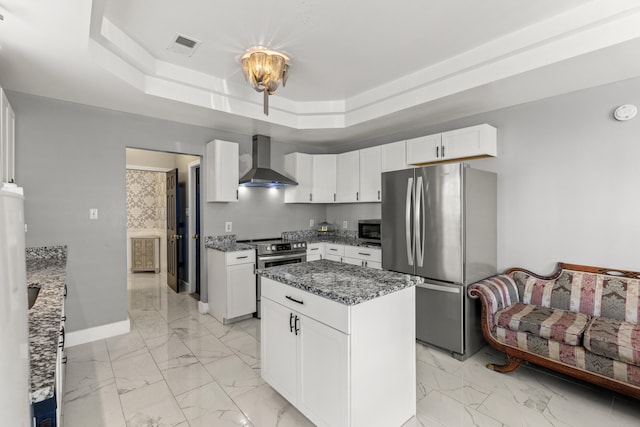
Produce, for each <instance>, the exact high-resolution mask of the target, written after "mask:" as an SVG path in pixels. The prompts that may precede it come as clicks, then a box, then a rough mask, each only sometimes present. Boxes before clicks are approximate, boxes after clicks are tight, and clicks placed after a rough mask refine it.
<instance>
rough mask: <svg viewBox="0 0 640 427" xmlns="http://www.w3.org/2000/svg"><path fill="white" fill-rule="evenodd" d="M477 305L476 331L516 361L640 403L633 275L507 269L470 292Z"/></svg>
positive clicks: (638, 276)
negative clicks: (479, 308)
mask: <svg viewBox="0 0 640 427" xmlns="http://www.w3.org/2000/svg"><path fill="white" fill-rule="evenodd" d="M468 294H469V296H470V297H471V298H480V300H481V302H482V331H483V334H484V336H485V338H486V339H487V341H488V342H489V344H491V345H492V346H493V347H495V348H497V349H498V350H500V351H502V352H504V353H506V355H507V358H508V360H507V363H506V364H504V365H496V364H489V365H487V367H488V368H490V369H493V370H495V371H498V372H510V371H513V370H514V369H516V368H517V367H518V366H520V363H522V361H528V362H531V363H534V364H536V365H540V366H544V367H546V368H549V369H553V370H556V371H558V372H562V373H564V374H567V375H571V376H574V377H576V378H579V379H582V380H585V381H589V382H592V383H594V384H597V385H600V386H603V387H607V388H609V389H612V390H614V391H617V392H619V393H622V394H626V395H628V396H632V397H635V398H637V399H640V325H639V324H638V319H639V318H640V273H637V272H632V271H619V270H610V269H606V268H598V267H588V266H582V265H574V264H562V263H559V264H558V269H557V271H556V272H555V273H554V274H553V275H551V276H539V275H537V274H534V273H532V272H530V271H527V270H524V269H520V268H513V269H511V270H508V271H507V272H506V273H505V274H501V275H497V276H493V277H490V278H488V279H485V280H482V281H481V282H478V283H474V284H473V285H471V286H470V287H469V290H468Z"/></svg>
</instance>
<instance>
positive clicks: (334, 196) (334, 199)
mask: <svg viewBox="0 0 640 427" xmlns="http://www.w3.org/2000/svg"><path fill="white" fill-rule="evenodd" d="M333 201H334V202H335V201H336V193H333Z"/></svg>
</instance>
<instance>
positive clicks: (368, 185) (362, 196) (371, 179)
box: [357, 147, 382, 202]
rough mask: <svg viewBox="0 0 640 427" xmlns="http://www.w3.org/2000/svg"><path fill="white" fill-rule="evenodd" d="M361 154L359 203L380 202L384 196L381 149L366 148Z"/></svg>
mask: <svg viewBox="0 0 640 427" xmlns="http://www.w3.org/2000/svg"><path fill="white" fill-rule="evenodd" d="M359 154H360V179H359V184H360V192H359V195H358V197H357V201H359V202H379V201H381V200H382V199H381V196H382V193H381V191H382V179H381V176H380V174H381V173H382V169H381V161H380V147H371V148H365V149H363V150H360V151H359Z"/></svg>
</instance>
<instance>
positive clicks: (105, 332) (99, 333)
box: [65, 318, 131, 347]
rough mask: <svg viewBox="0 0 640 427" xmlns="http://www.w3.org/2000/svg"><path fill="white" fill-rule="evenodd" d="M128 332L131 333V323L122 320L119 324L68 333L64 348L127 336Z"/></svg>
mask: <svg viewBox="0 0 640 427" xmlns="http://www.w3.org/2000/svg"><path fill="white" fill-rule="evenodd" d="M129 331H131V322H130V321H129V319H128V318H127V320H123V321H121V322H115V323H109V324H107V325H102V326H95V327H93V328H88V329H82V330H80V331H74V332H69V333H67V334H66V335H65V346H66V347H74V346H76V345H80V344H86V343H89V342H93V341H98V340H102V339H105V338H111V337H115V336H117V335H123V334H128V333H129Z"/></svg>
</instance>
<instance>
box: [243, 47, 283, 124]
mask: <svg viewBox="0 0 640 427" xmlns="http://www.w3.org/2000/svg"><path fill="white" fill-rule="evenodd" d="M241 62H242V72H243V74H244V78H245V79H246V80H247V81H248V82H249V84H250V85H251V87H252V88H254V89H255V90H256V91H257V92H262V93H263V94H264V114H265V115H267V116H268V115H269V95H273V94H274V93H276V90H278V85H279V84H280V81H282V87H284V86H285V84H286V83H287V75H288V69H289V64H288V62H289V58H288V57H287V56H286V55H284V54H282V53H280V52H276V51H273V50H270V49H268V48H266V47H262V46H258V47H254V48H251V49H249V50H248V51H247V52H246V53H245V54H244V55H242V59H241Z"/></svg>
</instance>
